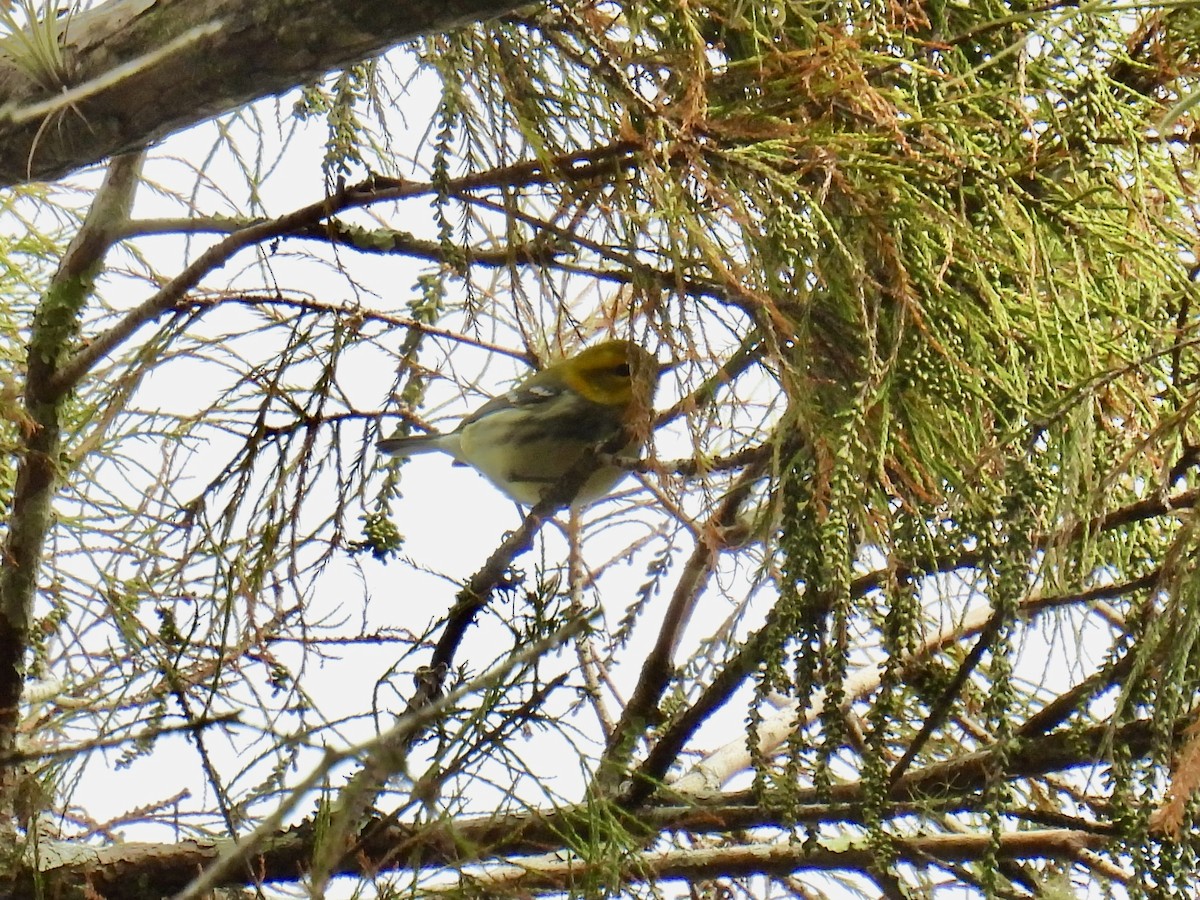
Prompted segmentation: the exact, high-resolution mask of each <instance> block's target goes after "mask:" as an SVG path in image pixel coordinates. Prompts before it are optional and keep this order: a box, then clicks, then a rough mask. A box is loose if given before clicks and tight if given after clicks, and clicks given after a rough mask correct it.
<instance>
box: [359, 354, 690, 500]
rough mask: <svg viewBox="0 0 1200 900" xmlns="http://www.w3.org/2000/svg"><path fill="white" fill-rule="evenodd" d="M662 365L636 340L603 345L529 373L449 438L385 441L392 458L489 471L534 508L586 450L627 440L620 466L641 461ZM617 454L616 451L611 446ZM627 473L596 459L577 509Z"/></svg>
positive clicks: (430, 436)
mask: <svg viewBox="0 0 1200 900" xmlns="http://www.w3.org/2000/svg"><path fill="white" fill-rule="evenodd" d="M664 368H666V367H665V366H662V365H660V364H659V362H658V360H657V359H655V358H654V356H653V355H651V354H650V353H647V352H646V351H645V350H643V349H642V348H641V347H639V346H637V345H636V344H633V343H631V342H629V341H606V342H604V343H602V344H597V345H596V346H595V347H588V348H587V349H586V350H581V351H580V352H579V353H577V354H575V355H574V356H571V357H568V358H566V359H563V360H560V361H558V362H556V363H553V364H551V365H549V366H547V367H546V368H544V369H542V370H541V371H540V372H536V373H534V374H533V375H530V376H529V377H528V378H526V379H525V380H524V381H522V382H520V383H519V384H517V386H516V387H514V388H512V389H511V390H509V391H507V392H506V393H504V394H502V395H501V396H499V397H496V398H494V399H492V400H489V401H488V402H487V403H485V404H484V405H483V406H481V407H480V408H479V409H477V410H475V412H473V413H471V414H470V415H469V416H467V417H466V418H465V419H463V420H462V421H461V422H460V423H459V424H458V427H457V428H455V429H454V430H453V431H451V432H447V433H446V434H422V435H415V436H412V437H393V438H386V439H384V440H382V441H380V442H379V445H378V446H379V449H380V451H382V452H383V453H387V454H389V455H391V456H412V455H413V454H415V453H426V452H428V451H430V450H440V451H441V452H443V453H449V454H450V455H451V456H453V457H454V459H455V460H456V464H458V465H468V466H472V467H473V468H475V469H476V470H477V471H479V472H480V473H482V474H483V475H484V476H485V477H486V478H488V480H490V481H491V482H492V484H494V485H496V487H498V488H500V490H502V491H504V493H506V494H507V495H508V496H509V497H511V498H512V499H513V500H516V501H517V502H518V503H524V504H526V505H533V504H535V503H537V502H538V501H539V500H541V499H542V497H543V495H544V494H545V492H547V491H549V490H551V489H553V488H554V487H555V486H556V485H557V484H558V483H559V482H560V481H561V480H562V478H563V476H564V475H566V473H567V472H569V471H571V469H572V467H573V466H574V465H575V464H576V463H578V462H579V460H580V459H581V458H582V457H583V455H584V454H585V453H587V452H588V451H589V450H597V449H600V448H603V447H604V445H606V444H608V443H609V442H610V441H613V440H616V439H617V436H618V435H619V434H622V433H623V434H624V435H625V436H626V437H627V438H628V441H627V442H626V443H625V444H623V445H620V446H619V447H618V448H617V449H616V450H615V451H614V452H613V458H614V459H615V460H630V461H631V460H634V459H637V456H638V454H639V453H640V452H641V450H642V448H643V447H644V446H645V444H646V441H647V440H648V438H649V436H650V414H651V412H652V406H651V404H652V402H653V400H654V390H655V388H656V387H657V386H658V378H659V375H661V374H662V372H663V370H664ZM609 449H612V448H609ZM625 474H626V470H625V469H624V468H622V467H621V466H620V465H614V464H612V463H605V462H600V461H599V460H597V463H596V470H595V472H593V473H592V474H591V475H590V476H589V477H588V478H587V480H586V481H585V482H584V483H583V486H582V487H581V488H580V489H579V491H578V492H577V493H576V494H575V499H574V501H573V504H574V505H582V504H586V503H590V502H591V501H593V500H596V499H599V498H600V497H603V496H604V495H605V494H607V493H608V492H609V491H610V490H612V488H613V487H614V486H615V485H616V483H617V482H618V481H620V480H621V478H622V477H623V476H624V475H625Z"/></svg>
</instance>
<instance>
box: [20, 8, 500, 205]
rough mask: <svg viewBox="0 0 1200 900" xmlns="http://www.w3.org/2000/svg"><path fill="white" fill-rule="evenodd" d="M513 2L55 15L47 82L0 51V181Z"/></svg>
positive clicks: (94, 155)
mask: <svg viewBox="0 0 1200 900" xmlns="http://www.w3.org/2000/svg"><path fill="white" fill-rule="evenodd" d="M519 5H521V4H520V3H517V2H512V0H446V2H442V3H422V2H417V0H344V2H339V3H328V2H325V0H293V2H283V0H262V2H256V3H246V2H244V0H204V2H200V0H114V2H111V3H106V4H103V5H102V6H100V7H98V8H96V9H93V10H89V11H87V12H83V13H79V14H77V15H74V16H72V17H70V18H69V19H67V20H65V22H66V24H65V26H64V28H63V33H62V36H61V39H60V43H61V44H62V55H63V59H64V69H65V71H63V72H61V73H56V78H55V80H57V81H59V82H60V83H59V84H57V85H52V84H47V79H46V78H44V77H43V78H41V79H39V78H36V77H34V73H30V72H28V71H25V70H23V69H22V68H21V67H20V66H18V65H17V64H16V63H14V62H13V61H11V60H10V59H9V58H8V57H6V55H5V54H4V53H2V52H0V186H4V185H9V184H14V183H17V182H23V181H44V180H51V179H55V178H59V177H61V176H62V175H64V174H66V173H67V172H70V171H71V170H73V169H77V168H79V167H80V166H85V165H88V164H90V163H95V162H98V161H99V160H101V159H104V158H105V157H107V156H110V155H112V154H114V153H118V152H120V151H123V150H128V149H129V148H131V147H136V146H141V145H144V144H146V143H149V142H152V141H155V140H158V139H160V138H163V137H166V136H167V135H168V134H171V133H172V132H175V131H179V130H181V129H183V128H187V127H188V126H190V125H195V124H196V123H198V122H202V121H204V120H205V119H208V118H211V117H212V116H216V115H219V114H221V113H224V112H227V111H229V110H231V109H234V108H236V107H238V106H240V105H242V104H244V103H248V102H250V101H252V100H256V99H259V98H261V97H267V96H270V95H272V94H279V93H281V92H283V91H286V90H288V89H290V88H293V87H296V86H297V85H300V84H304V83H307V82H311V81H313V80H315V79H317V78H319V77H321V76H322V75H324V74H325V73H326V72H329V71H330V70H333V69H336V68H338V67H340V66H345V65H347V64H350V63H353V62H356V61H358V60H361V59H364V58H367V57H370V56H374V55H376V54H378V53H381V52H383V51H384V50H387V49H388V48H389V47H392V46H394V45H395V44H398V43H400V42H401V41H404V40H407V39H409V38H412V37H415V36H417V35H420V34H425V33H429V32H435V31H445V30H448V29H451V28H454V27H456V26H458V25H462V24H465V23H468V22H473V21H478V20H480V19H487V18H492V17H494V16H498V15H501V14H503V13H505V12H508V11H510V10H512V9H514V8H516V7H517V6H519ZM0 49H2V46H0Z"/></svg>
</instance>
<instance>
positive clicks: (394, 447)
mask: <svg viewBox="0 0 1200 900" xmlns="http://www.w3.org/2000/svg"><path fill="white" fill-rule="evenodd" d="M444 437H445V435H442V434H414V435H411V436H409V437H390V438H384V439H383V440H381V441H380V442H379V443H378V444H376V445H375V446H376V448H378V450H379V452H380V453H386V454H387V455H388V456H415V455H416V454H418V453H428V452H430V451H431V450H442V449H443V447H442V439H443V438H444Z"/></svg>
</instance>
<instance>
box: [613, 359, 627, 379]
mask: <svg viewBox="0 0 1200 900" xmlns="http://www.w3.org/2000/svg"><path fill="white" fill-rule="evenodd" d="M613 371H614V372H616V373H617V374H618V375H620V376H621V377H622V378H628V377H629V375H630V370H629V363H627V362H623V363H621V364H620V365H618V366H616V367H615V368H614V369H613Z"/></svg>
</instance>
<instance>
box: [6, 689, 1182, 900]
mask: <svg viewBox="0 0 1200 900" xmlns="http://www.w3.org/2000/svg"><path fill="white" fill-rule="evenodd" d="M458 696H459V693H458V692H456V693H455V694H454V695H453V697H451V698H446V699H445V700H443V701H439V703H447V702H452V701H453V699H454V698H455V697H458ZM437 708H440V706H434V707H431V708H427V709H426V711H425V712H424V713H423V714H422V715H425V716H429V715H432V714H434V710H436V709H437ZM406 721H411V720H407V719H406ZM1184 727H1186V722H1180V723H1178V724H1177V727H1176V731H1177V732H1179V731H1181V730H1182V729H1183V728H1184ZM1155 733H1156V732H1155V728H1154V725H1153V723H1152V722H1150V721H1149V720H1139V721H1136V722H1131V723H1129V724H1128V725H1125V726H1122V727H1119V728H1116V729H1115V730H1113V729H1111V728H1110V726H1109V725H1107V724H1101V725H1096V726H1093V727H1091V728H1087V729H1081V730H1072V731H1062V732H1056V733H1055V734H1051V735H1047V736H1045V737H1042V738H1039V739H1037V740H1033V741H1029V742H1028V743H1025V744H1023V745H1022V746H1021V747H1019V748H1018V749H1017V750H1016V751H1015V752H1014V753H1013V754H1012V755H1011V757H1010V758H1009V760H1008V777H1009V778H1013V779H1019V778H1035V777H1038V776H1042V775H1045V774H1047V773H1050V772H1058V771H1064V770H1068V769H1073V768H1078V767H1080V766H1088V765H1094V764H1096V763H1097V762H1099V761H1100V760H1101V759H1102V758H1103V756H1104V754H1105V753H1106V748H1107V747H1109V746H1110V745H1111V743H1112V742H1120V743H1121V745H1122V746H1124V747H1126V748H1127V749H1128V751H1129V753H1131V754H1132V755H1134V756H1141V755H1143V754H1145V753H1147V752H1149V751H1150V749H1151V747H1152V745H1153V742H1154V740H1155ZM384 743H386V740H385V739H380V741H379V742H378V744H379V745H381V746H382V745H383V744H384ZM994 765H995V756H994V754H993V753H992V751H990V750H981V751H977V752H975V753H968V754H965V755H962V756H957V757H954V758H952V759H948V760H945V761H942V762H938V763H934V764H932V765H929V766H926V767H924V768H921V769H917V770H915V771H912V772H909V773H908V774H907V775H905V776H904V777H903V778H902V779H901V780H900V783H899V784H898V785H897V790H896V791H895V792H894V794H893V802H892V804H890V805H889V806H888V814H889V815H895V816H903V815H905V814H906V812H907V811H909V807H908V806H907V805H906V804H909V803H916V804H918V805H920V806H921V808H923V809H925V810H926V811H927V810H928V809H929V808H930V806H929V805H930V804H932V803H939V802H944V803H945V804H947V806H946V808H947V809H948V810H952V809H976V808H977V806H978V802H979V797H978V791H979V789H980V788H981V787H982V785H983V784H984V783H985V782H986V780H987V779H988V778H989V777H991V775H992V773H993V769H994ZM865 791H866V788H865V787H864V785H863V784H862V783H861V782H848V783H845V784H839V785H836V786H834V789H833V792H832V793H833V796H832V797H830V798H826V799H821V798H819V797H818V796H817V793H818V792H817V790H816V789H805V790H791V791H789V792H788V797H787V801H786V803H785V802H783V799H782V798H780V802H779V803H771V802H766V803H764V802H763V799H764V798H762V797H760V796H758V795H756V794H754V793H753V792H740V793H737V794H725V795H722V796H720V797H715V798H713V799H712V800H711V801H708V802H700V803H695V804H689V805H683V806H674V805H672V806H650V807H642V808H639V809H638V810H637V811H636V813H637V821H638V822H639V823H640V824H641V825H642V826H643V827H645V828H646V829H648V830H649V831H650V832H652V833H654V832H664V831H688V832H696V833H709V834H727V833H732V832H737V831H742V830H745V829H747V828H756V827H765V826H777V827H784V828H787V827H790V825H791V824H792V823H793V822H810V823H817V822H830V823H833V822H849V823H851V824H853V825H855V826H856V827H857V826H858V824H860V822H861V816H862V808H861V804H862V803H863V802H864V801H865ZM768 800H769V798H768ZM783 809H786V810H787V812H786V814H781V812H780V810H783ZM1073 826H1074V827H1072V828H1070V829H1069V831H1070V832H1071V833H1072V834H1077V835H1082V836H1086V838H1085V840H1084V843H1083V844H1080V845H1079V846H1080V847H1085V846H1086V847H1089V848H1097V847H1100V846H1103V845H1104V844H1105V843H1106V842H1107V841H1108V840H1109V839H1110V837H1111V829H1110V827H1109V826H1108V825H1107V824H1106V823H1095V822H1088V821H1085V820H1074V822H1073ZM607 827H608V825H607V820H606V819H605V818H604V817H603V816H598V815H597V809H596V808H595V807H594V806H592V805H590V804H584V805H582V806H579V807H572V808H566V809H562V810H554V811H544V810H539V811H533V812H527V813H519V814H510V815H497V816H483V817H480V818H475V819H460V820H458V821H448V820H447V821H438V822H436V823H433V824H430V825H410V824H399V823H390V822H386V821H381V822H372V823H369V824H368V825H367V826H366V827H365V828H364V830H363V834H364V838H363V840H362V841H361V842H360V843H359V844H358V845H357V847H356V849H357V852H356V853H354V854H349V855H346V856H345V857H343V858H342V859H341V860H340V862H339V865H338V868H337V869H336V872H337V873H341V874H354V873H363V872H376V871H379V870H380V868H381V867H385V868H412V869H420V868H429V867H436V866H443V865H449V864H452V865H455V866H458V867H461V866H465V865H467V864H468V863H470V862H472V861H480V862H483V861H487V860H494V859H496V858H498V857H512V856H515V855H521V854H541V853H545V852H547V851H548V850H552V849H554V848H557V847H562V846H563V843H564V835H572V836H574V838H575V839H576V840H577V841H578V842H579V843H580V845H582V846H587V845H588V842H589V841H591V840H594V839H595V838H596V837H597V833H595V832H594V830H595V829H598V830H599V833H601V834H602V833H606V832H605V829H606V828H607ZM321 831H322V829H319V828H316V827H315V826H314V825H313V824H312V823H311V822H306V823H305V824H303V825H300V826H297V827H295V828H291V829H287V830H285V831H278V832H276V833H275V834H274V835H273V836H267V835H262V836H261V838H260V839H259V840H257V841H255V843H254V846H255V848H256V851H255V854H254V855H252V856H250V857H249V861H250V862H251V868H252V869H253V870H254V871H255V872H256V873H258V875H259V877H261V878H262V879H263V880H264V881H272V880H278V879H292V878H294V877H295V875H296V873H297V872H301V871H306V870H307V868H308V866H309V864H310V862H311V860H312V855H313V850H314V847H315V846H316V845H317V843H318V842H319V841H320V840H321V838H322V834H320V833H319V832H321ZM1031 834H1037V832H1031ZM951 837H953V838H954V839H956V840H957V839H960V838H962V839H966V840H969V839H971V838H969V837H967V836H959V835H954V836H951ZM947 839H948V840H949V838H947ZM980 839H981V840H986V839H987V836H982V837H981V838H980ZM918 840H920V839H918ZM1042 846H1044V845H1042ZM1021 847H1022V848H1021V850H1020V851H1019V852H1015V853H1013V855H1012V858H1040V850H1039V843H1038V842H1037V841H1035V840H1031V843H1029V844H1026V845H1021ZM231 848H232V842H230V841H210V842H201V841H181V842H179V843H178V844H123V845H117V846H113V847H106V848H101V849H98V850H95V851H92V852H91V853H90V855H89V857H88V859H87V860H85V861H78V860H76V861H72V862H70V863H66V864H63V865H60V866H57V867H54V868H50V869H47V870H44V871H43V872H42V874H41V876H39V877H40V878H41V879H42V884H43V885H48V886H52V885H54V884H62V885H77V884H84V883H87V884H90V885H91V886H92V887H93V888H94V889H95V890H96V891H98V892H99V893H100V894H101V895H103V896H104V897H106V898H108V900H134V898H138V897H141V896H142V894H141V893H139V891H140V887H139V886H140V885H141V884H142V883H143V882H144V880H145V879H147V878H149V877H152V878H153V883H154V884H155V886H156V890H160V891H162V892H170V891H176V890H180V889H182V888H183V887H184V886H185V885H189V883H190V882H191V881H192V879H193V877H194V875H195V873H196V872H197V871H199V870H201V869H205V868H207V867H208V866H210V865H212V863H213V862H214V861H215V860H217V859H218V858H221V857H223V856H224V857H228V856H229V855H230V853H231ZM468 848H471V849H470V850H468ZM234 852H236V851H234ZM959 858H962V857H959ZM972 858H973V857H972ZM842 859H843V860H844V859H845V858H842ZM841 867H842V865H841V864H840V863H839V862H838V861H837V860H835V859H833V858H829V859H826V860H825V862H824V864H823V865H822V866H819V868H826V869H836V868H841ZM223 871H224V873H225V877H224V878H218V879H210V880H209V881H208V882H206V887H213V886H216V885H218V884H239V883H243V882H242V879H243V878H244V876H243V875H240V874H239V873H240V872H241V871H242V870H240V869H234V868H225V869H223ZM725 874H732V873H730V872H726V873H725ZM27 877H29V878H30V879H32V877H33V876H32V874H30V875H28V876H27ZM29 885H30V886H31V885H32V880H30V881H29ZM21 889H22V884H20V883H19V884H17V885H14V890H15V891H17V894H16V895H17V896H23V894H21V893H20V890H21ZM29 889H30V890H32V888H31V887H30V888H29Z"/></svg>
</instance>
